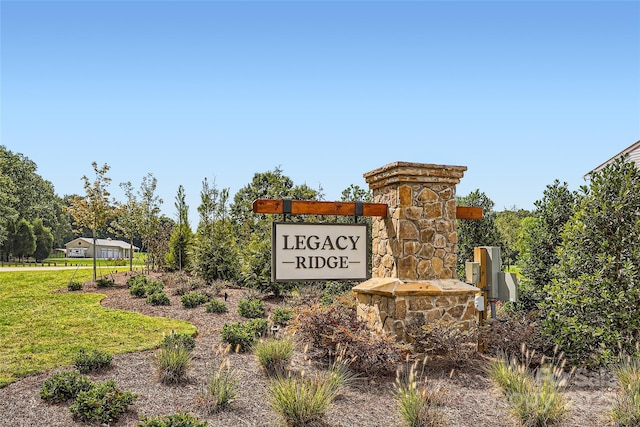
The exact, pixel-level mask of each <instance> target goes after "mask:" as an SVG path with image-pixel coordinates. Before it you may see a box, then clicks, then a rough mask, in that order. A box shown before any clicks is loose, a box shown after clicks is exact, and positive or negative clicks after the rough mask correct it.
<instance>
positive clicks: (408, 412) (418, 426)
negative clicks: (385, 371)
mask: <svg viewBox="0 0 640 427" xmlns="http://www.w3.org/2000/svg"><path fill="white" fill-rule="evenodd" d="M392 394H393V398H394V399H395V400H396V402H397V404H398V410H399V411H400V416H402V418H403V419H404V420H405V422H406V423H407V425H408V426H409V427H423V426H424V427H427V426H430V427H435V426H441V425H444V415H443V412H442V409H441V404H442V399H443V397H444V395H443V393H442V391H441V388H440V387H438V386H431V385H430V384H429V382H428V380H427V378H425V377H424V375H423V373H422V371H421V370H420V371H419V370H418V362H414V363H413V364H411V366H410V367H409V369H408V370H401V369H398V371H397V373H396V381H395V383H394V386H393V391H392Z"/></svg>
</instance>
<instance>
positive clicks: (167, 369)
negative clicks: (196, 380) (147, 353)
mask: <svg viewBox="0 0 640 427" xmlns="http://www.w3.org/2000/svg"><path fill="white" fill-rule="evenodd" d="M191 359H192V356H191V352H190V351H189V350H187V349H186V348H185V347H183V346H181V345H176V346H173V347H160V349H159V350H158V351H157V352H156V359H155V363H156V369H157V372H158V377H159V378H160V382H161V383H163V384H179V383H181V382H183V381H184V380H186V378H187V369H188V368H189V364H190V363H191Z"/></svg>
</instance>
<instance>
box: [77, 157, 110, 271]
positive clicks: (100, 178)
mask: <svg viewBox="0 0 640 427" xmlns="http://www.w3.org/2000/svg"><path fill="white" fill-rule="evenodd" d="M91 166H92V167H93V171H94V173H95V179H94V180H93V182H92V181H90V180H89V178H87V176H86V175H84V176H83V177H82V181H84V191H85V195H84V197H81V196H75V197H74V198H73V199H71V201H70V206H69V208H68V209H69V212H70V213H71V216H72V217H73V222H74V225H76V226H80V227H86V228H88V229H89V230H91V234H92V237H93V247H94V251H93V281H94V282H95V281H96V278H97V277H96V255H97V254H96V252H97V251H96V250H95V248H96V240H97V231H98V230H99V229H102V228H104V227H105V226H106V225H107V222H108V221H110V220H111V219H112V218H114V217H115V216H116V215H117V213H118V211H117V209H116V206H115V201H110V200H109V196H110V195H111V193H109V191H108V187H109V184H110V183H111V178H109V177H107V172H108V171H109V169H110V168H109V165H107V164H106V163H105V164H104V165H102V167H100V168H98V164H97V163H96V162H93V163H91Z"/></svg>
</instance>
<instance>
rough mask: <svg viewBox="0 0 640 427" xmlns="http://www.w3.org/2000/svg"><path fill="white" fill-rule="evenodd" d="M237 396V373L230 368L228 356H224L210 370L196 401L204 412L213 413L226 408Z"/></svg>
mask: <svg viewBox="0 0 640 427" xmlns="http://www.w3.org/2000/svg"><path fill="white" fill-rule="evenodd" d="M237 396H238V374H237V372H236V371H235V370H233V369H231V364H230V362H229V358H224V359H223V360H222V361H221V362H220V364H219V365H218V366H217V368H216V369H214V370H212V372H211V376H210V377H209V381H208V383H207V384H206V385H205V387H204V390H203V392H202V393H201V395H200V397H199V399H198V403H199V405H198V406H200V407H201V408H202V409H203V410H204V411H205V412H206V413H208V414H213V413H216V412H219V411H222V410H224V409H227V408H228V407H229V406H230V405H231V403H232V402H233V401H234V400H235V399H236V397H237Z"/></svg>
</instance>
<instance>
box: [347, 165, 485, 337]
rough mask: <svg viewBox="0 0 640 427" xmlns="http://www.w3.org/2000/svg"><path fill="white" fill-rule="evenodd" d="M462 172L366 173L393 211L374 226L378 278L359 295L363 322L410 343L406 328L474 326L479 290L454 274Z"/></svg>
mask: <svg viewBox="0 0 640 427" xmlns="http://www.w3.org/2000/svg"><path fill="white" fill-rule="evenodd" d="M466 169H467V168H466V167H464V166H445V165H433V164H422V163H409V162H396V163H391V164H388V165H386V166H383V167H381V168H378V169H375V170H373V171H371V172H368V173H366V174H364V177H365V180H366V181H367V183H368V184H369V187H370V188H371V189H372V190H373V201H374V202H375V203H385V204H387V206H388V212H387V217H382V218H380V217H375V218H374V220H373V225H372V255H373V260H372V261H373V263H372V264H373V267H372V274H371V276H372V278H371V279H370V280H368V281H366V282H364V283H361V284H360V285H358V286H356V287H355V288H354V291H355V292H356V293H357V298H358V315H359V316H360V317H361V318H363V319H365V320H366V321H367V322H368V323H369V325H370V326H372V327H374V328H376V329H379V330H386V331H388V332H390V333H392V334H394V335H395V336H396V337H397V339H398V340H401V341H407V342H410V341H411V339H410V337H409V336H408V335H407V333H406V331H407V328H409V327H410V326H416V325H418V326H419V325H420V324H426V323H428V322H430V321H433V320H436V319H443V320H450V321H455V322H459V323H461V325H462V326H465V327H467V326H469V325H470V324H471V322H474V321H475V318H476V317H477V312H476V310H475V308H474V297H475V296H476V294H477V293H478V291H479V290H478V289H477V288H475V287H474V286H470V285H467V284H466V283H463V282H461V281H459V280H458V277H457V274H456V260H457V241H458V239H457V233H456V188H455V187H456V184H458V183H459V182H460V179H461V178H462V176H463V175H464V171H466Z"/></svg>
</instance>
